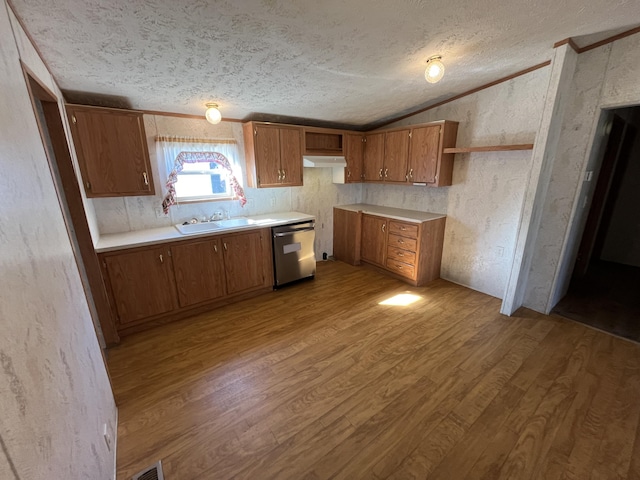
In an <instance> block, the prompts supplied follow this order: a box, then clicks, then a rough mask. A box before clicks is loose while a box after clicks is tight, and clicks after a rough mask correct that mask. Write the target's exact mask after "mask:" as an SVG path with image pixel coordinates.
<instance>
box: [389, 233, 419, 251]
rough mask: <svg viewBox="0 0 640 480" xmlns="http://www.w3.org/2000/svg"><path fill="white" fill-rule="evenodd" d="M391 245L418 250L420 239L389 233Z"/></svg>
mask: <svg viewBox="0 0 640 480" xmlns="http://www.w3.org/2000/svg"><path fill="white" fill-rule="evenodd" d="M387 245H388V246H389V247H396V248H401V249H402V250H411V251H413V252H415V251H416V249H417V247H418V241H417V240H416V239H415V238H407V237H401V236H400V235H394V234H391V233H390V234H389V243H388V244H387Z"/></svg>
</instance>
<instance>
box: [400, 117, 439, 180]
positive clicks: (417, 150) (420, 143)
mask: <svg viewBox="0 0 640 480" xmlns="http://www.w3.org/2000/svg"><path fill="white" fill-rule="evenodd" d="M440 128H441V127H440V125H432V126H429V127H421V128H414V129H413V130H412V131H411V147H410V152H409V168H408V170H407V177H408V178H407V181H408V182H409V183H414V182H417V183H435V181H436V174H437V173H438V156H439V152H440V148H439V144H440Z"/></svg>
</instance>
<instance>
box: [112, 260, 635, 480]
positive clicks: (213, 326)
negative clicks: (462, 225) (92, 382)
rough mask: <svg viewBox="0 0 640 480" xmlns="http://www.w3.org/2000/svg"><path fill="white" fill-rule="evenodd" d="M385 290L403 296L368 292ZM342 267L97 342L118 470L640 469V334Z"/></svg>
mask: <svg viewBox="0 0 640 480" xmlns="http://www.w3.org/2000/svg"><path fill="white" fill-rule="evenodd" d="M398 294H412V295H415V298H414V300H415V302H414V303H412V304H410V305H405V306H397V305H387V304H384V305H383V304H381V302H383V301H384V300H387V299H389V298H391V297H394V296H396V295H398ZM499 309H500V301H499V300H498V299H495V298H493V297H489V296H487V295H483V294H481V293H478V292H475V291H472V290H469V289H466V288H464V287H461V286H458V285H454V284H451V283H449V282H446V281H444V280H437V281H435V282H432V283H430V284H429V285H427V286H425V287H411V286H409V285H406V284H404V283H401V282H399V281H397V280H394V279H391V278H388V277H386V276H383V275H380V274H378V273H377V272H375V271H373V270H370V269H367V268H363V267H352V266H349V265H346V264H344V263H340V262H323V263H320V264H319V265H318V273H317V276H316V279H315V280H314V281H311V282H304V283H301V284H298V285H293V286H290V287H288V288H284V289H282V290H279V291H277V292H274V293H270V294H266V295H263V296H261V297H257V298H254V299H251V300H248V301H245V302H242V303H239V304H236V305H229V306H226V307H224V308H221V309H218V310H215V311H213V312H210V313H208V314H204V315H200V316H198V317H194V318H191V319H187V320H183V321H180V322H176V323H173V324H169V325H165V326H162V327H159V328H156V329H154V330H150V331H147V332H143V333H139V334H136V335H133V336H130V337H126V338H124V339H123V342H122V344H121V345H119V346H118V347H115V348H113V349H111V350H110V351H109V360H108V363H109V369H110V372H111V375H112V380H113V384H114V389H115V395H116V400H117V402H118V406H119V426H118V443H117V446H118V452H117V469H118V476H117V478H118V479H122V480H124V479H129V478H131V476H132V475H133V474H134V473H136V472H138V471H139V470H141V469H142V468H144V467H146V466H148V465H150V464H152V463H154V462H156V461H157V460H159V459H162V462H163V467H164V473H165V477H166V478H167V480H193V479H203V480H204V479H227V478H238V479H328V478H336V479H338V478H341V479H360V478H369V479H386V478H389V479H409V478H430V479H462V478H469V479H502V478H504V479H518V480H521V479H541V478H544V479H555V478H557V479H561V478H563V479H581V480H582V479H589V478H591V479H601V478H606V479H612V478H616V479H629V480H631V479H635V480H640V466H639V465H640V461H639V460H638V452H640V402H639V401H638V399H639V398H640V346H639V345H637V344H633V343H631V342H627V341H625V340H621V339H618V338H614V337H612V336H609V335H607V334H605V333H601V332H598V331H595V330H592V329H589V328H587V327H585V326H583V325H580V324H577V323H573V322H570V321H567V320H564V319H562V318H560V317H553V316H551V317H549V316H544V315H539V314H537V313H535V312H531V311H528V310H525V309H523V310H521V311H519V312H518V313H517V315H515V316H513V317H505V316H502V315H500V314H499V313H498V312H499Z"/></svg>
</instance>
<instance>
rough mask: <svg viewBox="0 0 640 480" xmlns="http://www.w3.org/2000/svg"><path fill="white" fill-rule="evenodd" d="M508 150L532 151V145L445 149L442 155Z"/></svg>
mask: <svg viewBox="0 0 640 480" xmlns="http://www.w3.org/2000/svg"><path fill="white" fill-rule="evenodd" d="M509 150H533V143H522V144H520V145H491V146H488V147H466V148H445V149H443V150H442V153H471V152H504V151H509Z"/></svg>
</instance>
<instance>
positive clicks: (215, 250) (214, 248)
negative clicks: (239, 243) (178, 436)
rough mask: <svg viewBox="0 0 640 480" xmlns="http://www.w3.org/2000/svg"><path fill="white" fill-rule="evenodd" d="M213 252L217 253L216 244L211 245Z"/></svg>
mask: <svg viewBox="0 0 640 480" xmlns="http://www.w3.org/2000/svg"><path fill="white" fill-rule="evenodd" d="M213 251H214V252H216V253H218V244H217V243H214V244H213Z"/></svg>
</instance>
